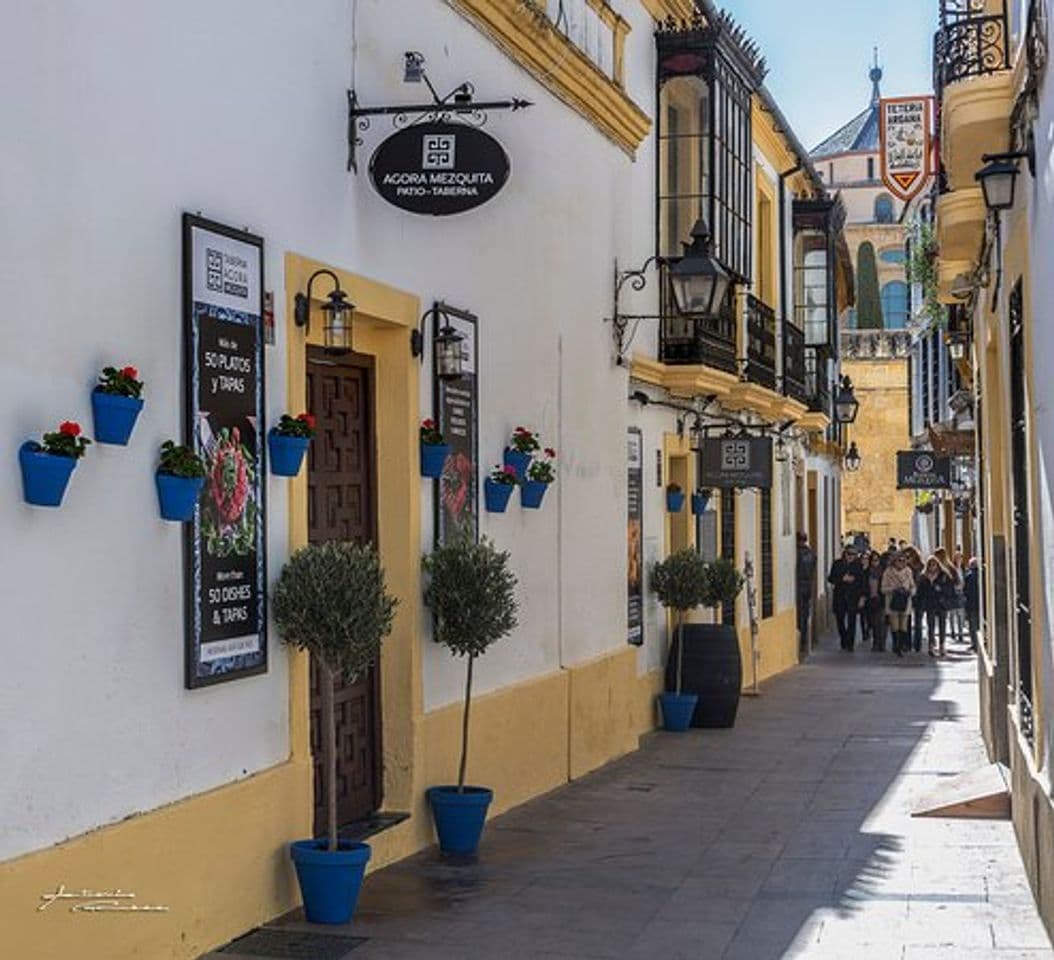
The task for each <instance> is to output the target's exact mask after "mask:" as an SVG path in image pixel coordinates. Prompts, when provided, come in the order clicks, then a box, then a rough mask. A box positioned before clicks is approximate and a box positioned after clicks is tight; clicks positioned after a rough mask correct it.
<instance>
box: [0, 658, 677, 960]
mask: <svg viewBox="0 0 1054 960" xmlns="http://www.w3.org/2000/svg"><path fill="white" fill-rule="evenodd" d="M661 686H662V674H661V671H652V672H650V673H647V674H644V675H643V676H638V675H637V650H636V648H634V647H626V648H625V649H624V650H619V651H617V652H615V653H612V654H609V655H607V656H603V657H599V658H597V659H595V660H591V661H588V662H586V663H582V664H577V665H575V666H572V667H569V668H568V669H566V670H561V671H558V672H555V673H551V674H547V675H545V676H542V677H536V678H532V679H531V680H528V681H525V682H523V683H520V684H515V685H513V686H509V687H504V688H502V689H500V690H497V691H495V692H493V693H490V694H487V695H485V696H482V697H478V698H476V699H474V701H473V704H472V717H471V719H472V726H471V741H470V751H469V769H468V777H469V779H470V780H471V781H472V782H473V783H480V784H486V785H487V786H489V787H491V788H492V789H493V790H494V804H493V806H492V807H491V810H490V814H491V816H495V815H497V814H500V813H502V812H504V811H506V810H508V809H510V808H511V807H514V806H517V805H518V804H521V803H523V802H525V801H526V800H529V799H531V798H532V797H535V796H538V795H540V794H543V793H546V792H548V791H549V790H552V789H554V788H555V787H558V786H560V785H561V784H564V783H566V782H567V781H568V780H569V779H573V778H575V777H579V776H582V775H583V774H585V773H588V772H589V771H590V770H594V769H596V768H597V767H599V766H601V765H603V764H604V763H606V762H608V761H610V760H613V759H615V758H616V757H619V756H622V755H623V754H625V753H628V752H630V751H632V750H634V749H636V747H637V744H638V742H639V738H640V735H641V734H643V733H645V732H647V731H649V730H651V729H653V728H654V726H655V723H656V713H655V705H654V703H655V695H656V694H657V693H658V692H659V691H660V689H661ZM460 725H461V705H460V704H451V705H450V706H447V707H443V708H442V709H439V710H435V711H432V712H431V713H427V714H425V715H424V716H422V717H420V719H419V721H418V725H417V731H416V740H417V743H418V745H419V747H418V749H417V751H416V753H417V756H418V757H419V758H420V762H419V764H418V768H417V769H416V770H415V771H414V772H413V777H414V782H415V784H416V789H415V792H414V802H413V810H412V811H411V813H412V816H411V819H410V820H409V821H407V822H406V823H404V824H401V825H400V826H398V827H396V828H394V829H392V830H389V831H386V832H385V833H382V834H380V835H378V836H377V837H375V838H373V839H372V840H371V841H370V844H371V847H372V848H373V857H372V860H371V862H370V869H371V871H372V870H377V869H380V868H381V867H384V866H387V865H388V864H390V863H392V862H394V861H396V860H399V859H401V858H403V857H406V856H409V855H410V854H412V853H415V852H416V851H418V850H420V849H422V848H424V847H426V846H428V845H429V844H431V843H433V842H434V837H433V832H432V822H431V817H430V815H429V812H428V810H427V808H426V802H425V796H424V790H425V788H427V787H429V786H433V785H436V784H443V783H450V782H451V780H453V779H455V778H456V776H457V763H458V755H459V749H460V742H461V741H460V737H461V726H460ZM311 798H312V781H311V767H310V765H309V764H306V763H305V764H301V763H299V762H288V763H284V764H281V765H279V766H277V767H273V768H271V769H270V770H267V771H264V772H263V773H260V774H257V775H256V776H253V777H250V778H248V779H247V780H244V781H240V782H238V783H235V784H231V785H229V786H226V787H222V788H220V789H217V790H213V791H211V792H209V793H205V794H201V795H199V796H195V797H191V798H189V799H187V800H184V801H181V802H179V803H176V804H173V805H172V806H169V807H164V808H162V809H159V810H155V811H152V812H150V813H147V814H143V815H142V816H137V817H133V818H130V819H128V820H125V821H122V822H121V823H118V824H114V825H112V826H109V827H105V828H103V829H100V830H96V831H93V832H91V833H88V834H85V835H83V836H81V837H77V838H75V839H73V840H70V841H67V842H66V843H62V844H59V845H58V846H55V847H52V848H50V849H48V850H44V851H40V852H37V853H33V854H29V855H27V856H25V857H20V858H18V859H16V860H11V861H8V862H6V863H2V864H0V930H2V934H0V937H2V940H0V943H2V947H3V950H2V951H0V955H3V956H5V957H6V956H11V957H17V958H18V960H57V958H62V957H71V958H72V957H75V958H76V960H131V958H139V960H191V958H195V957H198V956H200V955H201V954H202V953H205V952H206V951H208V950H211V949H214V948H215V947H217V946H219V945H221V944H223V943H226V942H227V941H229V940H231V939H233V938H234V937H236V936H239V935H240V934H242V933H244V932H246V931H247V930H249V929H251V928H252V927H254V926H257V925H259V924H261V923H263V922H265V921H267V920H270V919H272V918H274V917H276V916H278V915H280V914H282V913H285V912H286V911H288V910H291V909H293V908H294V907H295V906H297V904H298V903H299V895H298V891H297V887H296V878H295V875H294V873H293V869H292V866H291V864H290V863H289V858H288V854H287V852H286V847H287V844H288V843H289V842H290V841H291V840H295V839H299V838H302V837H306V836H308V835H309V833H310V825H311V813H312V800H311ZM59 883H64V884H66V886H67V888H69V889H74V888H76V889H93V890H112V889H114V888H117V887H120V888H121V889H122V890H127V891H134V892H135V893H136V894H137V895H138V898H139V902H141V903H149V904H158V905H167V906H168V907H170V911H169V912H168V913H158V914H145V915H139V916H136V915H119V914H83V913H82V914H73V913H70V911H69V904H66V905H62V904H55V905H53V906H51V907H50V908H49V909H48V910H46V911H44V912H43V913H39V912H37V906H38V905H39V903H40V900H39V898H40V895H41V894H42V893H45V892H47V891H49V890H54V889H55V888H56V886H57V885H58V884H59Z"/></svg>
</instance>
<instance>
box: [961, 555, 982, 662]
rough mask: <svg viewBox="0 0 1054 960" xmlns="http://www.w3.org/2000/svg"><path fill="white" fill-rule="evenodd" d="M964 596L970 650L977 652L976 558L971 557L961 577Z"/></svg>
mask: <svg viewBox="0 0 1054 960" xmlns="http://www.w3.org/2000/svg"><path fill="white" fill-rule="evenodd" d="M963 592H964V593H965V594H966V620H967V622H968V623H969V625H970V649H971V650H973V651H974V652H975V653H976V652H977V634H978V632H979V631H980V629H981V568H980V566H978V563H977V557H971V558H970V562H969V564H968V565H967V567H966V573H965V574H964V575H963Z"/></svg>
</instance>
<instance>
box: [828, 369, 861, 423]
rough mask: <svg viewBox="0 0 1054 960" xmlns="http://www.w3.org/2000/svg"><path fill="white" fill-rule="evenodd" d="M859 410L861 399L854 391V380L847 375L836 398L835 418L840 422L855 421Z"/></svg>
mask: <svg viewBox="0 0 1054 960" xmlns="http://www.w3.org/2000/svg"><path fill="white" fill-rule="evenodd" d="M859 412H860V401H859V400H857V399H856V393H855V392H854V391H853V381H852V380H850V379H849V377H847V376H846V377H842V383H841V386H840V387H839V388H838V395H837V396H836V397H835V398H834V418H835V420H836V421H837V422H838V423H855V422H856V415H857V413H859Z"/></svg>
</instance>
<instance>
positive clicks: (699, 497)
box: [692, 493, 710, 517]
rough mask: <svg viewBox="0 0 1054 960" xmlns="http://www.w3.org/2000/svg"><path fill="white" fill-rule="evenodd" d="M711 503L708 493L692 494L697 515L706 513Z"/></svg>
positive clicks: (694, 511)
mask: <svg viewBox="0 0 1054 960" xmlns="http://www.w3.org/2000/svg"><path fill="white" fill-rule="evenodd" d="M709 503H710V494H708V493H693V494H692V513H694V514H695V515H696V516H697V517H698V516H699V515H700V514H703V513H706V508H707V505H708V504H709Z"/></svg>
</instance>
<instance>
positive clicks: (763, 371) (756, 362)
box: [743, 295, 776, 390]
mask: <svg viewBox="0 0 1054 960" xmlns="http://www.w3.org/2000/svg"><path fill="white" fill-rule="evenodd" d="M743 376H744V379H746V380H749V381H750V382H751V383H757V384H760V385H761V386H763V387H768V389H769V390H775V389H776V311H775V310H773V309H772V307H770V306H769V305H768V304H767V303H765V302H764V301H762V300H759V299H758V298H757V297H752V296H750V295H748V296H747V356H746V363H745V366H744V369H743Z"/></svg>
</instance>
